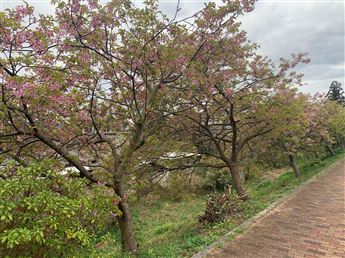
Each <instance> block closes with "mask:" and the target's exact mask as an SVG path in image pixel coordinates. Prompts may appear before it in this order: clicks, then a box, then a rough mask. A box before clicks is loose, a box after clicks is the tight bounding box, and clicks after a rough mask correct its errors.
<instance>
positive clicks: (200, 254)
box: [191, 157, 344, 258]
mask: <svg viewBox="0 0 345 258" xmlns="http://www.w3.org/2000/svg"><path fill="white" fill-rule="evenodd" d="M342 161H344V157H342V158H340V159H339V160H337V161H335V162H334V163H333V164H331V165H329V166H327V167H326V168H324V169H323V170H322V171H320V172H319V173H317V174H315V175H313V176H312V177H311V178H309V179H308V180H306V181H304V182H302V183H301V184H300V185H298V186H297V187H296V188H295V189H293V190H292V191H291V192H288V193H286V196H283V197H281V198H279V199H278V200H276V201H274V202H273V203H272V204H270V205H269V206H268V207H267V208H266V209H264V210H262V211H260V212H259V213H257V214H256V215H254V216H253V217H251V218H249V219H247V220H246V221H245V222H243V223H242V224H240V225H239V226H237V227H235V228H234V229H232V230H231V231H229V232H228V233H226V234H225V235H224V236H221V237H220V238H218V239H217V240H216V241H214V242H213V243H211V244H210V245H209V246H207V247H206V248H205V249H204V250H202V251H200V252H198V253H195V254H194V255H193V256H192V257H191V258H203V257H207V254H208V253H209V252H210V251H211V250H213V249H215V248H217V247H219V245H223V244H225V243H226V242H229V238H231V237H234V236H236V235H238V233H239V232H243V231H244V230H246V229H248V228H249V227H250V226H251V225H253V224H254V223H255V222H257V221H258V220H259V219H260V218H262V217H264V216H265V215H266V214H268V213H269V212H271V211H272V210H273V209H274V208H276V207H277V206H279V205H280V204H282V203H284V202H286V201H287V200H289V199H290V198H292V197H293V196H295V195H296V194H297V193H298V192H300V191H301V190H302V189H303V188H304V186H306V185H308V184H310V183H312V182H314V181H315V180H316V179H318V178H319V177H320V176H322V175H324V174H326V173H327V172H328V171H329V170H331V169H332V168H333V167H335V166H337V165H338V164H339V163H340V162H342ZM230 241H231V240H230Z"/></svg>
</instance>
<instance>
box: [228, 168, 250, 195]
mask: <svg viewBox="0 0 345 258" xmlns="http://www.w3.org/2000/svg"><path fill="white" fill-rule="evenodd" d="M228 167H229V170H230V174H231V178H232V184H233V186H234V187H235V190H236V192H237V194H238V196H239V198H240V199H242V200H246V199H247V198H248V195H247V193H246V190H245V189H244V187H243V182H242V180H241V176H240V172H239V169H238V166H237V164H233V163H230V164H228Z"/></svg>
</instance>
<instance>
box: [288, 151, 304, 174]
mask: <svg viewBox="0 0 345 258" xmlns="http://www.w3.org/2000/svg"><path fill="white" fill-rule="evenodd" d="M289 160H290V166H291V168H292V169H293V172H294V173H295V176H296V177H299V176H300V175H301V172H300V171H299V169H298V166H297V163H296V159H295V157H294V156H293V155H289Z"/></svg>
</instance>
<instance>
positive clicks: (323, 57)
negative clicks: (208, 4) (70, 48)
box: [0, 0, 345, 93]
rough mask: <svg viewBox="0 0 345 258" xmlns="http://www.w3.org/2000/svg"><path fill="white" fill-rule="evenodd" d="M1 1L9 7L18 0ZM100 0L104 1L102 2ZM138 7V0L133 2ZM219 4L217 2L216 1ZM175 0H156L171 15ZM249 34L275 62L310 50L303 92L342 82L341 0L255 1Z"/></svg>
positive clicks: (246, 21)
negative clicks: (335, 81)
mask: <svg viewBox="0 0 345 258" xmlns="http://www.w3.org/2000/svg"><path fill="white" fill-rule="evenodd" d="M1 1H2V4H3V7H5V8H13V7H14V6H15V5H17V4H20V3H21V2H20V1H8V0H0V2H1ZM28 2H29V3H30V4H32V5H33V6H34V7H35V8H36V12H37V13H53V12H54V8H52V6H51V5H50V4H49V1H45V0H43V1H42V0H40V1H37V0H29V1H28ZM102 2H105V1H104V0H102ZM134 3H135V4H136V5H138V6H141V5H142V1H141V0H134ZM218 3H220V1H218ZM176 4H177V0H176V1H173V0H162V1H160V4H159V6H160V10H161V11H162V12H163V13H165V14H167V15H168V17H170V18H171V17H172V16H173V15H174V13H175V10H176ZM203 6H204V1H198V0H195V1H190V0H181V5H180V7H181V11H180V12H179V16H178V17H179V18H184V17H188V16H191V15H192V14H193V13H195V12H196V11H198V10H200V9H201V8H202V7H203ZM240 20H241V21H242V23H243V25H242V28H243V29H244V30H245V31H247V32H248V38H249V39H250V40H251V41H254V42H257V43H258V44H259V45H260V46H261V48H260V50H259V52H260V53H261V54H263V55H266V56H268V57H270V58H271V59H272V60H273V61H277V60H279V58H280V57H290V54H291V53H299V52H308V53H309V56H310V58H311V60H312V61H311V63H310V64H308V65H302V66H300V67H298V68H297V71H298V72H301V73H304V74H305V77H304V81H305V82H306V83H307V84H308V85H309V86H307V87H303V88H301V90H302V91H304V92H309V93H314V92H316V91H322V92H326V91H327V90H328V87H329V85H330V83H331V82H332V81H333V80H338V81H340V82H341V83H342V85H344V39H345V38H344V37H345V35H344V2H341V1H339V0H334V1H321V0H319V1H318V0H313V1H290V0H280V1H278V0H275V1H264V0H263V1H259V2H258V3H257V4H256V8H255V10H254V11H253V12H251V13H248V14H245V15H244V16H242V17H240Z"/></svg>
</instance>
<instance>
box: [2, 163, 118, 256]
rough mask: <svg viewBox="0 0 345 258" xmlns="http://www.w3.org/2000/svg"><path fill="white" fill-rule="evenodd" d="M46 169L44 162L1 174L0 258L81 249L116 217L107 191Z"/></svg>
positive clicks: (101, 187) (113, 201) (110, 195)
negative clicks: (4, 177) (107, 222)
mask: <svg viewBox="0 0 345 258" xmlns="http://www.w3.org/2000/svg"><path fill="white" fill-rule="evenodd" d="M50 168H51V162H50V161H46V162H44V163H35V164H30V165H29V166H27V167H19V168H16V167H14V166H9V167H7V168H6V169H4V170H3V171H1V174H2V175H6V179H1V180H0V256H1V257H4V256H10V257H14V256H23V255H26V256H29V257H30V256H34V257H57V256H61V255H63V254H64V253H66V252H68V250H71V249H73V248H74V247H77V246H80V245H82V246H87V245H88V244H89V243H90V241H91V240H92V238H93V237H94V234H95V232H96V231H97V230H99V229H100V228H101V227H105V226H106V221H107V219H108V221H109V220H110V219H111V216H116V215H119V214H120V213H119V211H118V208H117V205H116V204H117V203H118V198H117V197H116V196H114V195H113V194H112V193H111V192H110V190H109V189H106V188H105V187H104V186H101V185H94V186H87V185H86V183H87V182H86V181H85V180H82V179H79V178H68V177H67V176H63V175H60V174H59V173H57V172H56V171H54V170H52V169H50Z"/></svg>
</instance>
